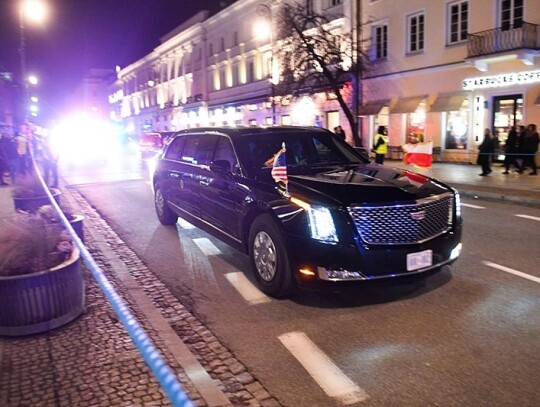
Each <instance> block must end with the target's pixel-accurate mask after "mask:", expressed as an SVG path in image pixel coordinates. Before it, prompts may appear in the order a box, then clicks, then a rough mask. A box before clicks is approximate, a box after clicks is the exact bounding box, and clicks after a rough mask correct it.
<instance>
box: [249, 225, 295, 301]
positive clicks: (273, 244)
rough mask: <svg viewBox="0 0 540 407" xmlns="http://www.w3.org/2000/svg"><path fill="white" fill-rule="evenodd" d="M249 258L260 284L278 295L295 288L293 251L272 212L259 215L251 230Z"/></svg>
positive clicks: (266, 290)
mask: <svg viewBox="0 0 540 407" xmlns="http://www.w3.org/2000/svg"><path fill="white" fill-rule="evenodd" d="M249 258H250V262H251V268H252V270H253V274H254V276H255V279H256V280H257V283H258V285H259V288H260V289H261V291H263V292H264V293H265V294H267V295H269V296H271V297H274V298H285V297H289V296H291V295H292V293H293V291H294V287H295V284H294V279H293V275H292V269H291V261H290V254H289V251H288V250H287V248H286V246H285V243H284V241H283V235H282V234H281V232H280V230H279V227H278V225H277V224H276V223H275V222H274V220H273V219H272V218H271V217H270V216H269V215H261V216H259V217H258V218H256V219H255V221H254V222H253V224H252V225H251V228H250V230H249Z"/></svg>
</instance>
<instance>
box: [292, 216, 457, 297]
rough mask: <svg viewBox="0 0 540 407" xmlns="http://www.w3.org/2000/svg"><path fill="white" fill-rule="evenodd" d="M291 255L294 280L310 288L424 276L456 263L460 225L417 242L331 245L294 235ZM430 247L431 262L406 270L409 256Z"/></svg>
mask: <svg viewBox="0 0 540 407" xmlns="http://www.w3.org/2000/svg"><path fill="white" fill-rule="evenodd" d="M289 241H290V242H294V243H292V245H291V246H290V247H291V257H292V265H293V270H295V273H294V275H295V279H296V281H297V283H298V284H299V285H300V286H304V287H308V288H321V289H324V288H325V287H326V288H327V287H341V286H347V285H352V284H355V283H359V284H361V283H363V282H366V281H375V280H379V281H383V280H387V281H390V280H391V279H394V278H399V277H407V276H414V275H422V274H426V273H429V272H431V271H435V270H438V269H440V268H441V267H443V266H445V265H448V264H451V263H452V262H454V261H455V260H456V259H457V258H458V257H459V254H460V252H461V227H460V226H459V225H458V226H456V227H454V228H453V229H452V230H451V231H449V232H447V233H445V234H443V235H441V236H438V237H436V238H434V239H431V240H429V241H427V242H424V243H421V244H414V245H400V246H384V245H363V244H361V243H358V244H350V245H345V244H338V245H328V244H323V243H320V242H317V241H315V240H313V239H309V238H299V237H298V236H295V237H294V238H291V239H289ZM427 250H430V251H431V253H432V259H431V264H430V265H428V266H425V267H420V268H417V269H414V270H412V271H409V270H407V255H408V254H410V253H418V252H424V251H427Z"/></svg>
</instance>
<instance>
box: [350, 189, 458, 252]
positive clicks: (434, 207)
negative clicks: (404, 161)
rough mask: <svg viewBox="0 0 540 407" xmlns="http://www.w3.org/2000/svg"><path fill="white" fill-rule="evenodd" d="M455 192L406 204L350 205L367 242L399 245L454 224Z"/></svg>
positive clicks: (428, 236)
mask: <svg viewBox="0 0 540 407" xmlns="http://www.w3.org/2000/svg"><path fill="white" fill-rule="evenodd" d="M452 208H453V195H452V194H451V193H446V194H443V195H438V196H435V197H430V198H426V199H422V200H419V201H416V202H415V203H413V204H405V205H381V206H354V207H349V208H348V211H349V214H350V215H351V217H352V219H353V221H354V224H355V226H356V230H357V231H358V233H359V235H360V237H361V238H362V240H363V241H364V242H365V243H368V244H382V245H398V244H414V243H422V242H425V241H428V240H430V239H433V238H435V237H437V236H439V235H441V234H443V233H445V232H446V231H448V230H449V229H450V227H451V225H452V217H453V216H452V215H453V211H452Z"/></svg>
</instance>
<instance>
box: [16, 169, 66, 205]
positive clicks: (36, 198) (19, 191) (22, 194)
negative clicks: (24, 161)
mask: <svg viewBox="0 0 540 407" xmlns="http://www.w3.org/2000/svg"><path fill="white" fill-rule="evenodd" d="M50 191H51V194H52V196H53V198H54V199H55V200H56V202H58V203H60V194H61V192H60V190H59V189H57V188H50ZM11 195H12V197H13V204H14V205H15V209H17V210H21V211H31V212H33V211H36V210H37V209H38V208H39V207H40V206H43V205H47V204H50V199H49V196H48V195H47V192H46V191H45V188H44V186H43V184H42V183H41V181H40V179H39V177H38V176H37V174H36V173H35V172H32V173H31V174H27V175H23V176H20V177H18V178H17V179H16V180H15V183H14V187H13V189H12V191H11Z"/></svg>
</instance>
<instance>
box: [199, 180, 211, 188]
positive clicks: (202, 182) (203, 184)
mask: <svg viewBox="0 0 540 407" xmlns="http://www.w3.org/2000/svg"><path fill="white" fill-rule="evenodd" d="M199 185H202V186H203V187H207V186H208V185H210V181H209V180H208V178H203V179H201V180H200V181H199Z"/></svg>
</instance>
